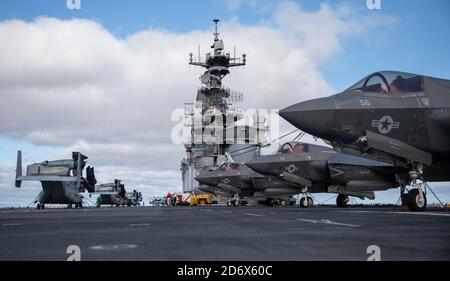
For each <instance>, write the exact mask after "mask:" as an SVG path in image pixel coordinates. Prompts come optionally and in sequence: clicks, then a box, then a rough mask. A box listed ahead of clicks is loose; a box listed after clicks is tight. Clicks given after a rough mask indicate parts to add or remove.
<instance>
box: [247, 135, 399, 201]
mask: <svg viewBox="0 0 450 281" xmlns="http://www.w3.org/2000/svg"><path fill="white" fill-rule="evenodd" d="M247 165H248V166H249V167H250V168H252V169H254V170H255V171H257V172H259V173H262V174H264V175H271V176H274V177H277V178H281V179H283V180H285V181H287V182H291V183H292V184H295V183H297V184H298V185H305V186H308V185H309V186H308V191H309V192H313V193H315V192H317V193H319V192H336V193H342V194H347V195H352V196H358V197H372V196H370V195H369V194H368V193H366V194H365V193H364V192H373V191H380V190H386V189H389V188H395V187H397V186H398V183H397V180H396V168H395V167H394V166H393V165H391V164H388V163H385V162H380V161H374V160H371V159H366V158H362V157H357V156H352V155H347V154H342V153H337V152H336V151H334V150H333V149H331V148H328V147H324V146H319V145H313V144H307V143H299V142H291V143H286V144H284V145H283V146H282V147H281V149H280V151H279V152H278V153H277V154H275V155H266V156H261V157H258V158H256V159H254V160H251V161H250V162H248V163H247ZM397 172H398V171H397ZM404 172H407V171H404ZM365 195H368V196H365ZM372 199H373V198H372Z"/></svg>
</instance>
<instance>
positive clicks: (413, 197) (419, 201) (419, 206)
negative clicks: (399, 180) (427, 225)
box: [407, 188, 427, 212]
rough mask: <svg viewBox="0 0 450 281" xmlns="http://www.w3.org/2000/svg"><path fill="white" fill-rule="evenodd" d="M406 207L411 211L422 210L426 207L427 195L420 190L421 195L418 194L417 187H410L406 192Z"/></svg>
mask: <svg viewBox="0 0 450 281" xmlns="http://www.w3.org/2000/svg"><path fill="white" fill-rule="evenodd" d="M407 204H408V209H409V210H410V211H412V212H423V211H425V208H426V207H427V197H426V195H425V193H424V192H423V191H422V197H421V196H420V195H419V189H418V188H414V189H411V190H410V191H409V193H408V200H407Z"/></svg>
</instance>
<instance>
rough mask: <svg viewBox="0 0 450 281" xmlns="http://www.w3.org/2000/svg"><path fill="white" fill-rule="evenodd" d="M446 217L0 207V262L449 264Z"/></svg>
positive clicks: (397, 212) (396, 212)
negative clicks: (74, 255) (75, 257)
mask: <svg viewBox="0 0 450 281" xmlns="http://www.w3.org/2000/svg"><path fill="white" fill-rule="evenodd" d="M449 218H450V212H445V211H442V210H433V209H429V210H428V211H427V212H425V213H412V212H408V211H406V210H402V209H392V208H356V207H351V208H347V209H336V208H335V207H315V208H311V209H300V208H298V207H283V208H281V207H280V208H270V207H262V206H247V207H238V208H233V207H219V206H213V207H130V208H127V207H123V208H82V209H45V210H36V209H2V210H0V228H1V231H0V248H1V249H2V251H1V252H0V260H67V258H68V257H69V254H68V253H67V252H68V247H69V246H70V245H76V246H78V247H79V249H80V252H81V260H219V261H228V260H238V261H246V260H253V261H264V260H280V261H284V260H357V261H358V260H361V261H364V260H367V259H368V257H369V256H370V251H371V249H373V248H370V247H373V246H375V247H378V248H379V249H380V255H381V260H449V259H450V220H449Z"/></svg>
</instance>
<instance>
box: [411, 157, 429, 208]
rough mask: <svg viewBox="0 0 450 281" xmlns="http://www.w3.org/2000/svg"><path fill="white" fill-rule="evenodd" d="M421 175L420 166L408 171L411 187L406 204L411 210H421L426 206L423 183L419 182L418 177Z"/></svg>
mask: <svg viewBox="0 0 450 281" xmlns="http://www.w3.org/2000/svg"><path fill="white" fill-rule="evenodd" d="M421 175H422V168H421V167H420V165H418V168H417V169H415V170H412V171H410V172H409V176H410V178H411V180H412V181H411V182H412V183H411V186H412V189H411V190H410V191H409V192H408V196H407V200H406V204H407V206H408V209H409V210H410V211H412V212H423V211H425V209H426V207H427V196H426V194H425V192H424V190H423V185H424V184H423V183H419V182H418V179H419V178H420V177H421Z"/></svg>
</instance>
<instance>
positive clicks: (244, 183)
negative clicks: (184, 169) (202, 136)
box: [195, 163, 300, 197]
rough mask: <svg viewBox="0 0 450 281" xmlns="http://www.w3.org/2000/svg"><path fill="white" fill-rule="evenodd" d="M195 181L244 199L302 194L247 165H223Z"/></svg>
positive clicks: (296, 189)
mask: <svg viewBox="0 0 450 281" xmlns="http://www.w3.org/2000/svg"><path fill="white" fill-rule="evenodd" d="M195 179H196V180H197V181H198V182H199V183H200V184H203V185H207V186H209V187H211V188H212V190H214V189H218V190H219V191H221V192H225V193H228V194H239V195H240V196H243V197H255V196H256V197H277V196H287V195H294V194H298V193H299V192H300V190H299V189H298V188H296V187H293V186H289V185H287V184H286V183H284V182H283V181H281V180H279V179H276V178H275V177H271V176H264V175H261V174H259V173H257V172H255V171H254V170H252V169H250V168H249V167H247V166H246V165H245V164H238V163H225V164H222V165H221V166H220V167H219V168H217V169H216V170H214V171H210V172H208V173H205V174H202V175H199V176H197V177H196V178H195ZM212 190H211V189H210V191H212Z"/></svg>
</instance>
